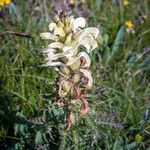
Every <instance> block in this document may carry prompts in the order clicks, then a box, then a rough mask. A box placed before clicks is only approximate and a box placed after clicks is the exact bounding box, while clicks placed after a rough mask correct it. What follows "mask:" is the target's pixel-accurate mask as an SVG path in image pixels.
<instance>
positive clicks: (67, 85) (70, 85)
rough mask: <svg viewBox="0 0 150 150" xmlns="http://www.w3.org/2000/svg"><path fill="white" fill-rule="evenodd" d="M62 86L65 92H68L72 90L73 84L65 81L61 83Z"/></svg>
mask: <svg viewBox="0 0 150 150" xmlns="http://www.w3.org/2000/svg"><path fill="white" fill-rule="evenodd" d="M61 84H62V88H63V90H64V91H66V92H69V91H70V89H71V87H72V83H71V82H69V81H65V80H63V81H61Z"/></svg>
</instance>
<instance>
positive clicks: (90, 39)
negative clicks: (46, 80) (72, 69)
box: [40, 16, 99, 67]
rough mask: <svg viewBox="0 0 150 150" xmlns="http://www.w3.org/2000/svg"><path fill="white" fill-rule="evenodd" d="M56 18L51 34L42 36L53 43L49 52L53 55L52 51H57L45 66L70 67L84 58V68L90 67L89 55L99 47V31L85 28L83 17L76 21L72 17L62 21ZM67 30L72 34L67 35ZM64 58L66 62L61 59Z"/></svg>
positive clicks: (51, 25) (51, 24)
mask: <svg viewBox="0 0 150 150" xmlns="http://www.w3.org/2000/svg"><path fill="white" fill-rule="evenodd" d="M56 18H57V19H55V22H53V23H50V25H49V30H50V32H45V33H41V34H40V36H41V38H42V39H45V40H50V41H53V42H52V43H50V44H49V45H48V48H49V49H48V50H49V52H48V51H47V52H48V53H51V49H53V50H55V53H53V55H52V56H51V57H47V59H46V60H47V61H48V62H47V63H46V64H45V65H44V66H47V67H50V66H54V64H56V66H60V65H64V63H65V64H66V65H67V66H70V65H72V64H73V63H75V62H76V61H78V60H80V59H82V58H83V59H84V60H85V61H84V65H83V67H89V66H90V64H91V62H90V58H89V56H88V54H87V53H90V52H92V50H94V49H95V48H96V47H97V42H96V40H95V39H96V38H97V36H98V34H99V30H98V29H97V28H94V27H90V28H85V25H86V21H85V19H84V18H82V17H79V18H76V19H74V18H73V17H72V16H70V17H66V18H63V19H62V20H60V19H59V17H56ZM83 28H85V29H83ZM66 30H67V32H68V31H70V32H69V33H66V32H65V31H66ZM63 41H65V42H63ZM81 46H83V47H84V48H85V51H84V52H82V51H81ZM58 52H59V54H58ZM62 57H64V59H65V62H64V61H63V59H60V58H62ZM55 60H57V61H58V60H59V61H58V62H59V63H56V61H55ZM54 61H55V62H54ZM60 61H61V62H62V63H60ZM58 64H59V65H58Z"/></svg>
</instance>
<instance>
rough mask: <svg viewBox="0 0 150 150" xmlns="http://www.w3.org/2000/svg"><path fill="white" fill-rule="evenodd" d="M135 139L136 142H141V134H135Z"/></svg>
mask: <svg viewBox="0 0 150 150" xmlns="http://www.w3.org/2000/svg"><path fill="white" fill-rule="evenodd" d="M135 141H136V142H141V141H142V136H141V135H140V134H137V135H136V136H135Z"/></svg>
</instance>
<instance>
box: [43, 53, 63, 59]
mask: <svg viewBox="0 0 150 150" xmlns="http://www.w3.org/2000/svg"><path fill="white" fill-rule="evenodd" d="M47 56H48V57H47V58H46V59H45V60H50V61H52V60H57V59H58V58H61V57H64V55H63V53H57V54H54V53H53V54H52V53H51V52H50V53H48V54H47Z"/></svg>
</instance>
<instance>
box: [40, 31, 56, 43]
mask: <svg viewBox="0 0 150 150" xmlns="http://www.w3.org/2000/svg"><path fill="white" fill-rule="evenodd" d="M40 37H41V38H42V39H44V40H53V41H58V40H59V38H58V37H57V36H56V35H53V34H52V33H50V32H44V33H41V34H40Z"/></svg>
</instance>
